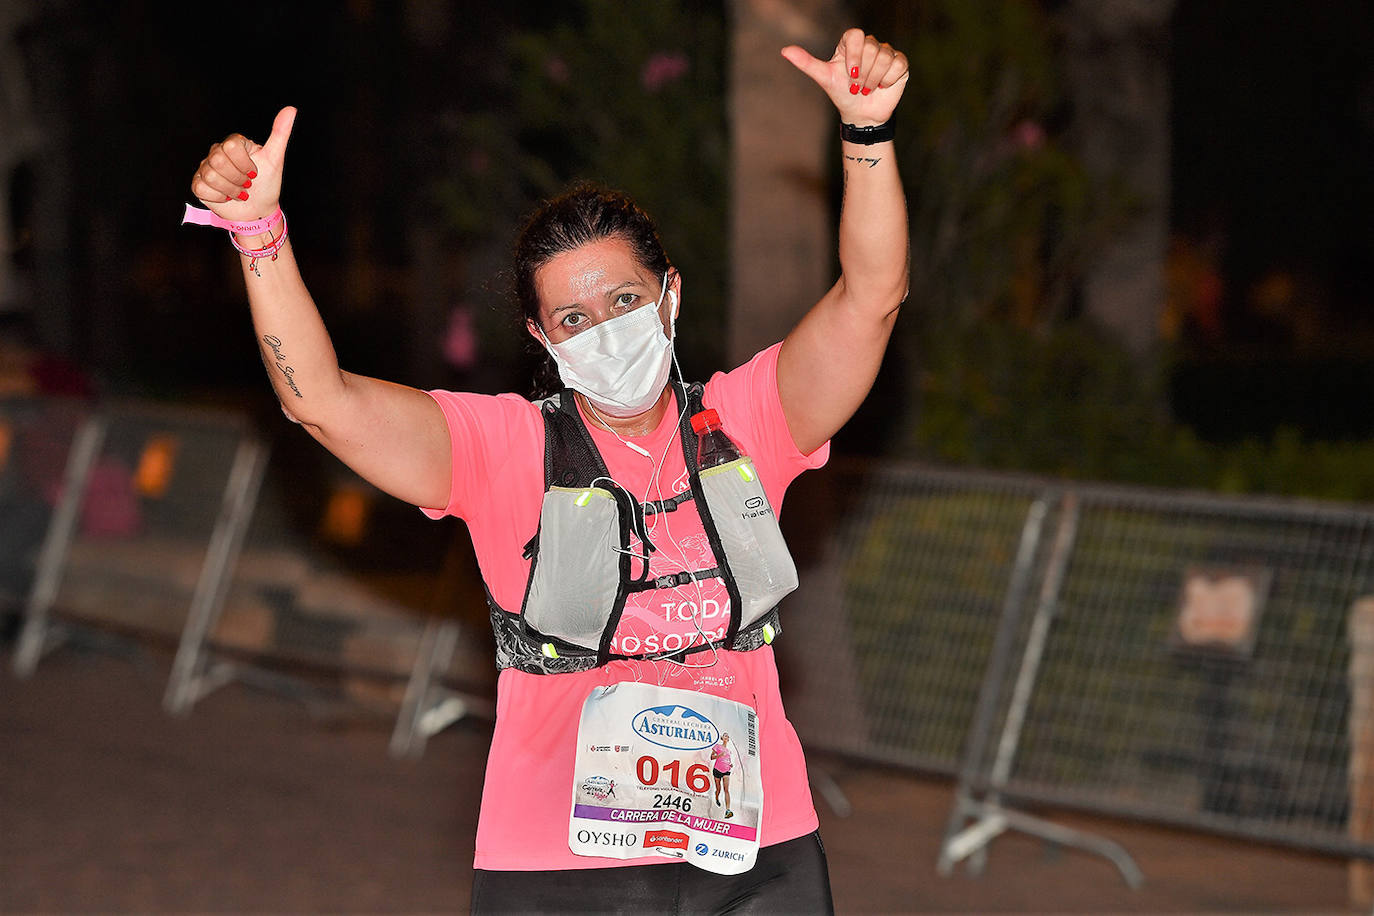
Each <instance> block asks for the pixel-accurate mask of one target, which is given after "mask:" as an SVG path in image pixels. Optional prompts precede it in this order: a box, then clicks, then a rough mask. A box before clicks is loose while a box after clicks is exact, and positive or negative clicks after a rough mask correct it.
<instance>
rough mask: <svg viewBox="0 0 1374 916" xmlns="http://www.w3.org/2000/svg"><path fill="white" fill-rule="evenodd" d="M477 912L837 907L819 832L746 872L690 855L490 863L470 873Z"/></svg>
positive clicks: (763, 856)
mask: <svg viewBox="0 0 1374 916" xmlns="http://www.w3.org/2000/svg"><path fill="white" fill-rule="evenodd" d="M472 912H473V913H477V914H485V913H625V914H644V913H673V914H682V913H798V914H801V913H820V914H833V913H834V912H835V907H834V904H833V903H832V902H831V899H830V873H829V872H828V871H827V869H826V864H825V847H824V846H822V845H821V835H820V833H819V832H817V833H810V834H807V835H806V836H804V837H798V838H797V839H795V840H789V841H788V842H786V843H778V844H777V845H776V846H765V847H763V848H762V849H760V850H759V855H758V860H757V861H756V862H755V863H754V867H753V868H751V869H749V871H747V872H745V873H744V874H742V875H717V874H715V873H714V872H709V871H706V870H704V869H700V868H697V867H696V866H695V865H688V864H687V863H685V862H672V863H668V864H665V865H628V866H625V867H624V868H578V869H567V870H559V871H485V870H483V869H478V870H477V873H476V874H475V875H474V877H473V880H472Z"/></svg>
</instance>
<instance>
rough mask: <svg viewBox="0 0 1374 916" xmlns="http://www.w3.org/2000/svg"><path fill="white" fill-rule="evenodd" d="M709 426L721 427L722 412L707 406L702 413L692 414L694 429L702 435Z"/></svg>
mask: <svg viewBox="0 0 1374 916" xmlns="http://www.w3.org/2000/svg"><path fill="white" fill-rule="evenodd" d="M708 426H714V427H715V428H716V429H720V414H718V413H716V412H715V411H714V410H712V409H711V408H709V407H708V408H706V409H705V410H703V411H702V412H701V413H698V414H693V415H692V431H693V432H695V433H696V434H697V435H698V436H700V435H701V434H702V433H703V432H704V431H705V430H706V427H708Z"/></svg>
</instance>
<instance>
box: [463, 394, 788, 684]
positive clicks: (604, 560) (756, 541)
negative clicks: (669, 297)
mask: <svg viewBox="0 0 1374 916" xmlns="http://www.w3.org/2000/svg"><path fill="white" fill-rule="evenodd" d="M672 385H673V390H674V392H675V393H676V394H677V397H678V404H679V405H682V404H686V405H687V409H686V410H685V411H683V412H682V415H681V419H680V421H679V429H678V439H679V440H680V441H681V444H682V454H683V458H684V459H685V461H686V465H687V476H688V480H689V488H688V489H687V490H686V491H684V492H682V493H680V494H678V495H677V496H674V497H672V498H670V499H665V500H661V501H655V502H650V503H644V504H641V503H640V502H639V501H638V500H637V499H636V498H635V497H634V496H632V495H631V494H630V493H629V492H628V491H627V490H625V489H624V488H623V487H621V486H620V485H619V484H616V483H614V482H613V481H611V479H610V474H609V472H608V471H607V469H606V464H605V462H604V461H603V460H602V458H601V454H600V452H598V451H597V448H596V445H595V443H594V442H593V441H592V438H591V434H590V433H588V431H587V427H586V425H585V424H584V423H583V422H582V417H581V416H580V414H579V413H578V410H577V405H576V403H575V402H574V400H573V393H572V391H571V390H570V389H566V388H565V389H563V390H562V391H561V392H559V393H558V394H556V395H553V396H552V397H549V398H546V399H544V400H543V401H540V402H538V403H539V412H540V415H541V416H542V417H543V419H544V501H543V505H542V507H541V509H540V513H539V530H538V531H536V532H535V535H534V537H533V538H531V539H530V541H529V543H528V544H526V545H525V557H526V558H527V559H529V560H530V561H531V563H530V576H529V580H528V582H527V583H526V586H525V597H524V600H523V602H522V604H521V609H520V613H519V614H515V613H511V612H510V611H507V610H505V609H503V608H502V607H500V606H499V605H498V604H497V603H496V601H495V600H494V599H493V598H492V596H491V592H490V591H488V592H487V604H488V606H489V608H490V612H491V625H492V631H493V632H494V634H495V636H496V665H497V667H498V668H517V669H519V670H521V671H525V672H528V673H530V674H564V673H569V672H575V671H587V670H590V669H592V668H596V667H599V666H601V665H605V664H606V663H608V662H611V661H616V660H622V659H671V660H675V661H681V660H682V659H683V658H685V657H686V656H688V655H691V654H693V653H696V652H702V651H709V650H710V649H711V648H712V647H719V648H728V649H731V650H734V651H749V650H753V649H757V648H759V647H760V646H763V645H766V644H768V643H771V642H772V641H773V638H774V637H775V636H776V635H777V634H778V633H780V632H781V631H782V627H781V625H780V624H779V622H778V609H777V603H778V601H779V600H781V599H782V597H783V596H784V595H787V594H788V593H790V592H792V591H793V590H795V589H796V587H797V570H796V566H795V565H794V564H793V562H792V557H791V555H790V554H789V553H788V551H787V545H786V543H785V542H784V541H783V537H782V532H781V530H780V529H779V528H778V521H777V515H776V514H775V513H774V512H773V510H772V507H771V506H770V505H769V504H768V498H767V496H766V495H765V494H764V491H763V486H762V484H761V483H760V481H759V480H758V476H757V474H756V473H755V471H754V468H753V462H752V460H750V459H749V458H747V457H745V458H741V459H739V460H737V461H732V462H729V463H727V464H724V465H721V466H719V467H715V468H709V469H708V470H707V471H706V473H705V474H704V475H703V474H702V473H701V471H700V469H699V468H698V467H697V460H696V449H695V448H693V447H692V446H691V445H689V443H692V444H695V442H696V435H695V433H694V432H693V431H692V428H691V417H692V416H693V415H695V414H696V413H698V412H700V411H701V409H702V404H701V397H702V392H703V391H704V388H703V386H702V385H700V384H693V385H691V386H689V387H684V386H683V385H682V384H681V383H680V382H678V381H677V380H676V379H674V380H673V381H672ZM688 500H692V501H694V502H695V503H696V506H697V512H698V514H699V515H700V517H701V525H702V529H703V530H704V531H705V533H706V539H707V541H708V543H709V544H710V547H711V555H712V556H713V557H714V558H715V562H716V565H715V566H713V567H711V568H709V569H700V570H692V571H684V572H680V573H676V574H673V575H666V576H659V577H651V576H650V575H649V564H648V562H647V557H648V555H649V554H650V553H651V552H653V550H654V549H655V548H654V546H653V544H652V543H651V541H650V539H649V536H648V532H647V529H646V526H645V523H644V519H645V516H646V515H652V514H655V513H659V512H672V511H675V510H676V509H677V507H678V506H679V505H681V504H682V503H684V502H687V501H688ZM631 534H634V535H635V536H636V537H637V538H638V540H639V545H638V548H639V550H641V551H643V553H636V552H635V551H634V550H633V549H632V547H631V537H630V536H631ZM636 567H638V571H636ZM714 577H719V578H720V579H721V581H722V582H723V583H724V584H725V590H726V593H727V594H728V595H729V598H730V621H729V624H728V628H727V630H726V633H725V635H724V637H723V638H721V639H719V640H716V641H715V642H713V643H702V644H697V645H690V646H688V647H686V648H683V649H679V650H677V651H673V652H657V653H646V654H635V655H620V654H616V653H612V652H611V650H610V645H611V638H612V637H613V636H614V635H615V630H616V627H617V625H618V624H619V623H620V617H621V614H622V613H623V611H624V609H625V600H626V598H627V597H628V596H629V595H630V594H632V593H634V592H639V591H646V590H649V589H657V588H672V587H676V586H680V585H688V584H690V583H691V582H692V580H693V579H697V580H701V579H709V578H714Z"/></svg>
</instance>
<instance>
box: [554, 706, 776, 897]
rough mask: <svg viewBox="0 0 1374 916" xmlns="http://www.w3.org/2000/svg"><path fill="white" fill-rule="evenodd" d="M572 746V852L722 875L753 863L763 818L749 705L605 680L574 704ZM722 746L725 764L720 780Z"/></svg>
mask: <svg viewBox="0 0 1374 916" xmlns="http://www.w3.org/2000/svg"><path fill="white" fill-rule="evenodd" d="M722 736H728V737H727V738H725V739H723V737H722ZM577 742H578V747H577V763H576V766H575V767H574V770H573V804H572V817H571V819H570V821H569V824H568V848H569V849H571V850H572V851H573V852H574V853H576V854H577V855H581V856H605V857H610V858H613V859H632V858H638V857H640V856H646V855H661V856H672V857H675V858H680V859H686V860H687V861H688V862H690V863H691V864H693V865H696V866H698V867H700V868H704V869H706V870H707V871H713V872H717V873H719V874H722V875H737V874H739V873H741V872H745V871H748V870H749V869H750V868H752V867H753V866H754V859H755V858H756V857H757V855H758V848H759V821H760V820H761V819H762V815H763V783H762V780H761V778H760V769H759V752H758V716H757V715H756V714H755V712H754V710H752V709H750V708H749V707H748V706H746V705H744V704H743V703H736V702H735V701H734V700H727V699H725V698H723V697H716V696H710V695H709V694H703V693H695V692H693V691H690V690H678V689H676V688H672V687H658V686H654V685H650V684H639V683H623V684H613V685H611V686H609V687H597V688H595V689H593V690H592V692H591V694H590V695H589V696H588V697H587V700H586V702H585V703H583V704H582V719H581V723H580V725H579V727H578V733H577ZM722 747H724V748H727V749H728V758H729V760H730V768H729V773H728V774H726V775H724V776H723V777H722V776H718V775H717V773H716V765H722V764H721V761H723V759H724V756H723V755H721V754H720V751H719V749H720V748H722ZM713 748H715V749H717V755H718V756H717V759H716V761H713V760H712V758H711V752H712V749H713ZM727 790H728V797H729V806H728V807H727V805H726V798H727ZM717 798H719V799H720V801H719V802H717V801H716V799H717Z"/></svg>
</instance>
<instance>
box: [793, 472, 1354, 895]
mask: <svg viewBox="0 0 1374 916" xmlns="http://www.w3.org/2000/svg"><path fill="white" fill-rule="evenodd" d="M826 473H827V474H828V475H829V479H828V481H827V484H828V486H830V487H832V488H836V489H838V491H839V492H841V493H844V494H847V495H848V498H849V501H850V506H849V507H848V508H847V509H845V510H843V511H841V512H838V513H836V517H837V518H838V519H839V522H838V523H837V525H836V529H835V530H834V532H833V533H832V534H831V535H830V536H829V537H828V538H827V545H826V547H825V549H824V551H823V552H822V554H821V558H820V560H819V562H817V563H814V564H812V565H810V566H809V567H808V568H807V570H806V572H804V574H803V578H804V583H803V589H802V590H801V592H800V593H799V596H798V599H797V601H796V603H795V604H789V612H790V611H791V610H793V609H794V608H796V607H798V606H799V607H800V608H801V609H802V613H801V614H800V615H793V614H790V613H789V615H788V617H787V618H785V620H784V624H785V625H786V623H788V622H789V621H793V620H796V622H797V623H798V624H799V625H800V626H802V627H806V628H811V629H812V630H813V632H808V633H803V634H802V638H801V639H799V640H793V641H792V642H793V643H796V642H804V643H815V644H820V645H822V646H824V652H823V654H816V656H815V658H812V659H808V664H807V667H806V674H805V677H806V683H805V685H804V689H803V690H802V695H803V698H802V702H801V703H800V704H799V705H800V709H797V708H796V704H792V703H789V706H792V707H793V708H794V712H799V713H800V715H798V716H797V726H798V730H799V731H800V732H802V734H803V737H804V738H805V740H806V742H807V743H808V745H810V746H813V747H814V746H819V747H827V748H831V749H834V750H840V751H845V752H848V753H853V754H857V755H859V756H863V757H866V758H869V759H874V760H882V761H887V762H893V763H899V764H904V765H910V766H913V767H918V768H922V769H931V770H936V771H941V772H954V771H956V770H957V772H958V774H959V788H958V793H957V794H958V800H957V802H956V805H955V808H954V810H953V811H952V812H951V817H950V826H949V831H948V834H947V837H946V842H945V844H944V847H943V850H942V855H941V862H940V866H941V869H942V870H943V871H946V872H948V871H949V870H950V869H951V868H952V867H953V865H954V864H955V863H957V862H960V861H963V860H966V859H968V860H971V862H972V864H974V865H975V866H976V865H977V863H978V862H979V859H980V856H981V855H982V852H983V850H985V848H986V846H987V845H988V843H990V842H991V841H992V839H993V838H995V837H996V836H997V835H999V834H1000V833H1002V832H1003V831H1005V830H1009V829H1014V830H1022V831H1027V832H1031V833H1035V834H1038V835H1041V836H1044V837H1047V838H1050V839H1053V840H1055V841H1057V842H1061V843H1067V844H1070V845H1076V846H1079V847H1082V848H1084V849H1088V850H1090V851H1093V852H1096V853H1099V854H1102V855H1106V856H1108V857H1109V858H1111V859H1112V860H1113V861H1115V862H1116V864H1117V865H1118V866H1119V867H1120V868H1121V871H1122V874H1123V876H1124V877H1125V878H1126V879H1127V880H1128V881H1130V882H1132V883H1135V882H1137V881H1138V880H1139V879H1140V875H1139V872H1138V870H1136V869H1135V866H1134V864H1133V863H1132V862H1131V861H1130V858H1129V855H1128V854H1126V853H1125V851H1124V850H1122V849H1120V847H1118V846H1116V845H1115V844H1113V843H1111V842H1110V841H1107V840H1104V839H1102V838H1099V837H1092V836H1087V835H1084V834H1081V833H1078V832H1076V831H1070V830H1066V829H1065V828H1063V827H1062V826H1060V825H1057V824H1054V823H1052V822H1050V821H1047V820H1043V819H1038V818H1033V817H1030V816H1029V815H1027V814H1025V813H1024V812H1023V811H1021V810H1018V809H1017V807H1016V805H1017V804H1025V803H1034V804H1037V805H1048V806H1050V807H1060V808H1075V809H1082V810H1087V811H1092V812H1097V813H1104V814H1111V815H1117V816H1122V817H1127V818H1134V819H1143V820H1149V821H1153V822H1162V823H1171V824H1177V825H1180V826H1188V827H1192V828H1198V829H1203V830H1207V831H1212V832H1217V833H1222V834H1227V835H1232V836H1239V837H1244V838H1250V839H1256V840H1262V841H1265V842H1270V843H1280V844H1286V845H1292V846H1295V847H1301V848H1304V849H1309V850H1314V851H1320V852H1325V853H1330V854H1336V855H1345V856H1351V857H1356V858H1368V859H1374V600H1362V599H1370V598H1371V596H1374V509H1371V508H1370V507H1365V506H1336V505H1323V504H1314V503H1307V502H1295V501H1276V500H1268V499H1239V498H1217V497H1209V496H1199V495H1193V494H1183V493H1174V492H1164V491H1157V490H1143V489H1131V488H1116V487H1101V486H1080V485H1072V484H1067V483H1064V482H1058V481H1045V480H1038V479H1034V478H1030V477H1018V476H1006V475H985V474H980V473H964V472H951V471H948V470H940V469H932V468H923V467H916V466H896V465H875V466H872V467H868V468H861V467H844V468H837V469H835V470H833V471H831V472H826ZM798 617H799V618H800V619H799V620H798V619H797V618H798ZM780 645H781V646H783V647H784V648H780V650H779V651H780V654H783V657H787V656H786V654H785V653H794V652H799V653H801V654H803V655H804V654H805V653H806V652H808V651H810V652H813V653H815V650H814V649H813V650H807V649H804V648H795V647H794V646H792V645H788V641H787V640H783V641H781V643H780ZM827 660H828V661H827ZM823 661H824V663H826V664H828V665H829V667H828V668H817V667H815V665H816V664H817V663H820V662H823ZM846 682H847V683H846ZM836 723H840V724H841V725H840V727H839V728H837V727H836Z"/></svg>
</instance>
